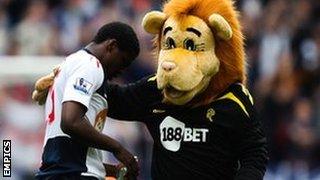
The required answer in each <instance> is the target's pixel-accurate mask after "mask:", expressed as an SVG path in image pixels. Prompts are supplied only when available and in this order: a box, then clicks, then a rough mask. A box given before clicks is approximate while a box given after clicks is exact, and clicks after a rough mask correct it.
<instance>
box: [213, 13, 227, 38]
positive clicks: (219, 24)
mask: <svg viewBox="0 0 320 180" xmlns="http://www.w3.org/2000/svg"><path fill="white" fill-rule="evenodd" d="M208 20H209V26H211V27H212V28H214V29H215V30H216V31H217V36H218V37H219V38H221V39H223V40H226V41H227V40H229V39H231V37H232V29H231V27H230V25H229V23H228V22H227V21H226V20H225V19H224V18H223V17H222V16H221V15H219V14H216V13H214V14H212V15H211V16H210V17H209V19H208Z"/></svg>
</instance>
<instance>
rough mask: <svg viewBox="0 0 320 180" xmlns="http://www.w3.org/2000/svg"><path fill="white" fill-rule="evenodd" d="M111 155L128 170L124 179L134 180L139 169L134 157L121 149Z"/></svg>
mask: <svg viewBox="0 0 320 180" xmlns="http://www.w3.org/2000/svg"><path fill="white" fill-rule="evenodd" d="M113 154H114V156H115V157H116V158H117V159H118V160H119V161H120V162H122V163H123V164H124V166H125V167H127V168H128V173H127V175H126V178H127V179H128V180H133V179H136V178H137V176H138V174H139V167H138V162H137V161H136V159H135V158H134V156H133V155H132V154H131V153H130V152H129V151H127V150H126V149H125V148H123V147H122V148H120V149H119V150H118V151H116V152H114V153H113Z"/></svg>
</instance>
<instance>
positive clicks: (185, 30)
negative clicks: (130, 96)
mask: <svg viewBox="0 0 320 180" xmlns="http://www.w3.org/2000/svg"><path fill="white" fill-rule="evenodd" d="M168 11H170V7H167V9H166V7H165V8H164V12H159V11H152V12H149V13H147V14H146V15H145V17H144V19H143V22H142V25H143V27H144V29H145V30H146V31H147V32H149V33H151V34H156V35H158V36H157V41H158V52H157V54H158V68H157V75H156V78H157V84H158V88H159V89H160V90H162V91H163V94H164V101H166V102H170V103H172V104H175V105H184V104H187V103H188V102H190V101H191V100H192V99H193V98H194V97H195V96H197V95H198V94H200V93H202V92H203V91H204V90H205V89H206V88H207V87H208V85H209V83H210V81H211V79H212V77H213V76H214V75H216V74H217V73H218V72H219V67H220V59H219V58H218V57H217V55H216V53H215V46H216V43H215V42H216V40H215V38H217V39H218V40H219V41H228V40H229V39H231V38H232V29H231V27H230V25H229V23H228V22H227V21H226V20H225V19H224V18H223V17H222V16H221V15H219V14H217V13H213V14H211V15H210V16H209V17H208V18H207V19H206V20H203V19H201V18H200V17H197V16H195V15H185V14H170V12H168ZM213 30H214V31H213ZM214 32H215V33H216V36H215V35H214Z"/></svg>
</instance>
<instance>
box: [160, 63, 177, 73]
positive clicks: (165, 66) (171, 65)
mask: <svg viewBox="0 0 320 180" xmlns="http://www.w3.org/2000/svg"><path fill="white" fill-rule="evenodd" d="M161 67H162V69H163V70H165V71H168V72H169V71H172V70H174V69H175V68H176V64H175V63H174V62H168V61H164V62H162V64H161Z"/></svg>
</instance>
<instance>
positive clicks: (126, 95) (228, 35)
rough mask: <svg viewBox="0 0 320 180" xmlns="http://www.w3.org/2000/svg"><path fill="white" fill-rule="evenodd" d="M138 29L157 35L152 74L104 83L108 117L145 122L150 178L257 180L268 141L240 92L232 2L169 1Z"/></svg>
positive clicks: (239, 46) (39, 91)
mask: <svg viewBox="0 0 320 180" xmlns="http://www.w3.org/2000/svg"><path fill="white" fill-rule="evenodd" d="M142 26H143V28H144V29H145V30H146V31H147V32H148V33H151V34H153V35H155V36H156V37H155V46H156V48H155V54H156V59H157V61H158V68H157V73H156V75H155V76H153V77H148V78H144V79H142V80H140V81H138V82H135V83H132V84H129V85H126V86H118V85H112V84H109V85H108V87H107V91H108V94H107V96H108V104H109V110H108V116H109V117H112V118H115V119H123V120H128V121H141V122H143V123H145V125H146V126H147V128H148V130H149V132H150V134H151V136H152V137H153V140H154V145H153V157H152V167H151V174H152V178H153V179H155V180H166V179H210V180H232V179H237V180H240V179H243V180H258V179H263V175H264V173H265V170H266V163H267V150H266V149H267V148H266V144H267V143H266V138H265V136H264V134H263V132H262V127H261V123H260V122H259V120H258V118H257V115H256V113H255V109H254V107H253V103H254V102H253V100H252V97H251V96H250V94H249V92H248V90H247V89H246V88H245V80H246V70H245V65H246V63H245V53H244V43H243V35H242V32H241V27H240V24H239V19H238V13H237V11H236V10H235V8H234V4H233V2H232V1H231V0H171V1H168V2H166V3H165V4H164V6H163V11H162V12H160V11H151V12H149V13H147V14H146V15H145V16H144V18H143V21H142ZM54 72H56V70H55V71H54ZM53 77H54V73H52V74H50V75H48V76H45V77H43V78H41V79H40V80H38V81H37V83H36V87H35V89H36V90H35V91H34V94H33V99H34V100H36V101H38V102H39V103H40V104H43V103H44V102H45V98H46V94H47V92H46V91H47V89H48V87H49V86H50V85H51V84H52V80H53Z"/></svg>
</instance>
